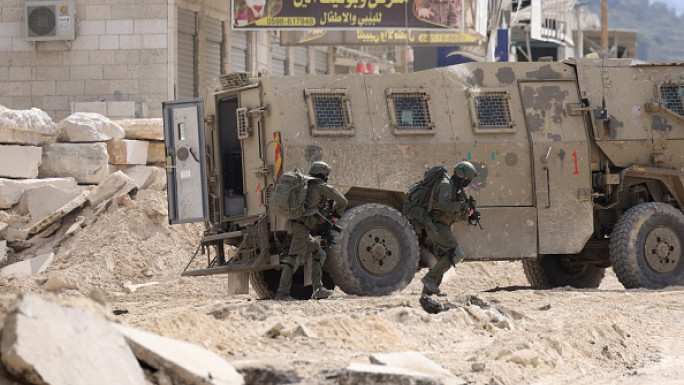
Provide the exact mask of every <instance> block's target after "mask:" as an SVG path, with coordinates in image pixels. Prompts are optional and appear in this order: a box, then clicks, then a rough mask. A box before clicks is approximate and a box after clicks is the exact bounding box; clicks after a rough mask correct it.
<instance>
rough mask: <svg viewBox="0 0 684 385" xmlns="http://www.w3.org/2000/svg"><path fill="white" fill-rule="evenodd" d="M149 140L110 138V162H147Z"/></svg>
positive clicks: (108, 143) (108, 144)
mask: <svg viewBox="0 0 684 385" xmlns="http://www.w3.org/2000/svg"><path fill="white" fill-rule="evenodd" d="M148 143H149V142H147V141H144V140H130V139H120V140H110V141H108V142H107V152H108V153H109V163H111V164H147V148H148V146H149V144H148Z"/></svg>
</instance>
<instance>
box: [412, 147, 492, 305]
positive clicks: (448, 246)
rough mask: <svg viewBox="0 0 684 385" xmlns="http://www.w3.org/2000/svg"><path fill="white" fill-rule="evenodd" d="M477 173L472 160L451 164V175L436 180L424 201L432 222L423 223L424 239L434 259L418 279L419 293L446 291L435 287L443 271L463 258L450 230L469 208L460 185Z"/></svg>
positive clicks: (467, 181) (470, 179)
mask: <svg viewBox="0 0 684 385" xmlns="http://www.w3.org/2000/svg"><path fill="white" fill-rule="evenodd" d="M477 174H478V173H477V170H476V169H475V167H474V166H473V165H472V163H470V162H465V161H464V162H460V163H458V164H457V165H456V166H455V167H454V175H453V176H452V177H451V178H446V177H444V178H442V179H441V180H439V181H437V182H436V183H437V185H436V186H435V187H434V193H433V194H432V196H430V200H429V203H428V214H429V215H430V218H431V219H432V224H431V225H430V224H429V225H427V226H425V230H426V233H427V238H428V242H430V243H431V244H432V246H433V248H434V251H435V254H436V256H437V258H438V260H437V263H436V264H435V266H433V267H432V269H430V270H429V271H428V272H427V274H425V276H424V277H423V278H422V279H421V281H422V282H423V295H432V294H436V295H446V294H442V292H441V291H440V290H439V285H440V284H441V283H442V277H443V276H444V273H446V272H447V271H448V270H449V268H450V267H451V266H452V265H454V266H455V265H456V264H457V263H459V262H461V261H462V260H463V258H465V254H464V253H463V250H462V249H461V246H460V245H459V244H458V241H456V237H454V233H453V232H452V231H451V225H452V224H453V223H454V222H455V221H456V220H457V219H460V218H462V217H463V216H464V215H465V216H469V215H470V214H472V212H473V210H472V208H471V207H469V205H468V204H467V203H466V199H467V197H466V195H465V192H464V191H463V189H464V188H465V187H466V186H468V185H469V184H470V182H471V181H472V180H473V178H475V177H477Z"/></svg>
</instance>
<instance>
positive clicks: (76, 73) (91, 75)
mask: <svg viewBox="0 0 684 385" xmlns="http://www.w3.org/2000/svg"><path fill="white" fill-rule="evenodd" d="M69 70H70V73H71V75H70V77H69V79H70V80H100V79H102V73H103V72H102V65H99V64H93V65H84V66H71V67H69Z"/></svg>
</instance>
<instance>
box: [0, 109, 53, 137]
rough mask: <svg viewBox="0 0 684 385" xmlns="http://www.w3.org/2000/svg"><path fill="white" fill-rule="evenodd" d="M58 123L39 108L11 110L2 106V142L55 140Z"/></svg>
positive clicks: (0, 128)
mask: <svg viewBox="0 0 684 385" xmlns="http://www.w3.org/2000/svg"><path fill="white" fill-rule="evenodd" d="M56 135H57V125H56V124H55V123H54V122H53V121H52V118H50V116H49V115H48V114H47V113H46V112H45V111H42V110H39V109H38V108H31V109H30V110H11V109H9V108H6V107H3V106H0V143H17V144H33V145H36V144H39V143H41V142H43V141H50V140H53V139H54V137H55V136H56Z"/></svg>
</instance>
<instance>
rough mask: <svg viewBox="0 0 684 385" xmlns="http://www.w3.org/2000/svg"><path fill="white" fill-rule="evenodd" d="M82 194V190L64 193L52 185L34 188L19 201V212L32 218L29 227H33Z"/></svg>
mask: <svg viewBox="0 0 684 385" xmlns="http://www.w3.org/2000/svg"><path fill="white" fill-rule="evenodd" d="M80 194H81V190H80V189H73V190H71V191H63V190H61V189H59V188H57V187H54V186H52V185H47V186H42V187H38V188H34V189H31V190H28V191H26V192H25V193H24V196H23V197H22V198H21V201H19V205H18V207H17V210H18V211H19V212H20V213H22V214H24V213H27V214H29V215H30V216H31V219H30V221H29V225H33V224H34V223H36V222H38V221H40V220H42V219H44V218H45V217H47V216H49V215H50V214H52V213H54V212H55V211H57V210H58V209H59V208H60V207H62V206H64V205H65V204H67V203H69V202H70V201H72V200H73V199H74V198H76V197H77V196H79V195H80Z"/></svg>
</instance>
